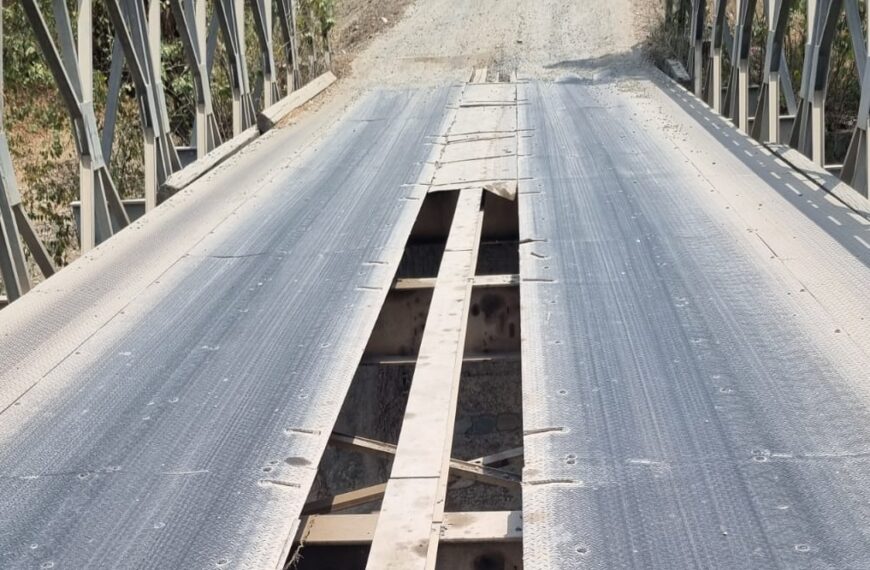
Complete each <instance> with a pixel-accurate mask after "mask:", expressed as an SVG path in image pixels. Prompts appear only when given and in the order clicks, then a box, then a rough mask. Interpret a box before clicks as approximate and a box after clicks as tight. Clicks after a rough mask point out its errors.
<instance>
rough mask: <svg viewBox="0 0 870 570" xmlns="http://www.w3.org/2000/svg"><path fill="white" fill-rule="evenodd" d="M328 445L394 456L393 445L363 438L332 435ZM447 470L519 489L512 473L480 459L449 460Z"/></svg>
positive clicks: (458, 474)
mask: <svg viewBox="0 0 870 570" xmlns="http://www.w3.org/2000/svg"><path fill="white" fill-rule="evenodd" d="M329 443H330V445H332V446H334V447H337V448H341V449H347V450H350V451H358V452H361V453H370V454H373V455H379V456H381V457H386V458H392V457H394V456H395V455H396V446H395V445H392V444H390V443H384V442H382V441H376V440H373V439H368V438H365V437H358V436H351V435H345V434H341V433H333V434H332V435H331V436H330V438H329ZM483 459H485V458H483ZM449 469H450V474H451V475H454V476H456V477H461V478H463V479H472V480H474V481H477V482H479V483H486V484H487V485H495V486H498V487H506V488H508V489H519V488H520V478H519V477H518V476H516V475H514V474H513V473H508V472H507V471H502V470H501V469H496V468H494V467H489V466H488V463H486V462H485V461H483V460H482V459H476V460H474V461H463V460H461V459H453V458H451V459H450V465H449Z"/></svg>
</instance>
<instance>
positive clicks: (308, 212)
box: [0, 80, 870, 568]
mask: <svg viewBox="0 0 870 570" xmlns="http://www.w3.org/2000/svg"><path fill="white" fill-rule="evenodd" d="M627 86H630V87H632V89H628V88H627ZM454 96H455V92H453V91H451V90H450V89H437V90H430V91H423V90H421V91H417V92H408V91H380V92H375V93H371V94H369V95H368V96H365V97H364V98H363V100H362V101H361V102H359V103H358V104H356V105H355V106H353V107H352V108H351V110H350V111H348V112H347V113H346V114H345V115H343V117H342V118H341V119H339V120H338V121H337V123H336V125H335V126H334V127H333V128H332V129H330V130H328V131H327V133H326V135H325V136H323V137H322V138H317V137H316V136H314V135H312V134H310V133H309V134H306V133H304V132H303V133H297V132H295V131H285V132H279V133H277V134H276V135H274V136H272V137H268V138H267V139H266V140H263V141H261V142H259V143H256V144H255V145H254V146H253V147H252V148H251V149H250V150H248V151H247V152H246V153H244V154H243V155H242V156H241V157H239V159H238V160H236V161H234V162H233V163H230V164H228V165H226V166H225V167H223V168H222V169H221V171H219V172H218V173H217V174H215V175H213V176H212V177H211V178H209V179H206V180H203V181H202V182H200V183H198V184H197V187H196V188H195V189H193V190H191V191H190V193H189V194H188V195H181V196H178V197H176V198H174V199H173V200H172V201H170V202H169V203H167V205H166V206H163V207H161V208H159V209H158V210H156V212H155V214H153V215H151V216H149V217H147V218H146V219H144V220H142V222H141V223H139V224H138V225H137V226H135V227H134V228H133V229H131V230H127V231H125V232H122V233H121V234H119V235H118V236H117V237H115V238H113V239H112V240H110V241H109V242H108V243H106V244H105V245H104V246H103V247H101V248H99V249H98V250H97V251H96V252H95V253H93V254H91V255H89V259H85V260H82V261H80V262H77V263H76V264H75V265H74V266H73V267H71V268H69V269H67V270H65V271H63V272H61V274H59V275H58V276H57V277H55V278H53V279H51V280H50V281H48V282H46V283H45V284H44V285H43V286H41V287H39V288H37V290H36V291H34V292H33V293H31V294H29V295H28V296H26V297H25V298H23V299H22V300H21V301H18V302H16V303H14V304H13V305H12V306H10V307H9V308H8V309H6V310H4V312H3V315H2V319H0V338H3V343H2V345H0V362H3V363H12V364H11V365H9V366H7V367H5V368H4V369H3V370H0V529H2V532H0V566H3V567H4V568H6V567H9V568H18V567H32V566H38V565H40V564H44V563H47V562H53V563H54V564H55V566H56V567H71V568H84V567H106V568H109V567H111V568H116V567H136V566H153V567H160V568H201V567H213V566H214V565H219V566H227V567H244V568H261V567H274V566H277V565H279V564H280V563H281V562H282V560H283V557H284V556H285V555H286V552H287V549H288V548H289V541H291V540H292V539H293V528H294V525H295V524H296V517H297V516H298V513H299V511H300V509H301V507H302V504H303V501H304V500H305V498H306V494H307V491H308V488H309V486H310V483H311V481H312V479H313V477H314V473H315V469H316V466H317V463H318V461H319V458H320V455H321V453H322V451H323V448H324V446H325V445H326V438H327V437H328V435H329V432H330V430H331V427H332V422H334V420H335V417H336V415H337V414H338V411H339V407H340V406H341V404H342V400H343V397H344V394H345V392H346V390H347V387H348V385H349V383H350V380H351V377H352V375H353V373H354V369H355V367H356V365H357V362H358V360H359V358H360V356H361V355H362V353H363V349H364V345H365V342H366V340H367V338H368V335H369V333H370V331H371V329H372V327H373V326H374V322H375V319H376V317H377V314H378V310H379V309H380V306H381V303H382V302H383V299H384V296H385V295H386V290H387V288H388V285H389V283H390V281H391V279H392V277H393V272H394V270H395V267H396V264H397V263H398V260H399V256H400V255H401V254H402V248H403V245H404V243H405V239H406V237H407V235H408V233H409V232H410V229H411V224H412V223H413V221H414V217H415V215H416V212H417V209H418V208H419V205H420V200H419V199H420V198H421V197H422V194H423V193H424V192H425V187H424V186H421V185H419V184H417V183H418V182H419V181H420V180H421V177H424V178H425V173H426V172H427V171H428V170H427V169H428V167H427V165H426V164H425V161H426V160H427V158H428V157H429V151H430V144H429V143H430V142H431V139H430V138H429V137H430V136H431V135H434V134H438V133H441V132H443V126H444V125H443V122H444V118H445V116H446V114H447V113H448V107H449V106H450V103H451V102H452V101H454V100H455V97H454ZM519 105H520V111H519V122H520V124H519V125H518V128H519V129H520V130H519V132H520V141H521V143H520V146H521V149H520V154H521V162H520V166H521V171H520V172H519V177H520V187H519V188H520V196H519V200H520V203H519V207H520V217H521V219H520V224H521V228H520V229H521V236H520V237H521V240H520V243H521V245H520V250H521V251H520V255H521V295H522V334H523V347H522V366H523V384H524V403H523V406H524V410H523V411H524V428H525V433H526V435H525V448H526V450H525V471H524V490H523V501H524V509H523V511H524V512H523V516H524V529H523V532H524V548H525V561H526V565H527V566H528V567H530V568H550V567H554V568H557V567H563V568H573V567H577V566H578V565H580V564H581V563H584V564H585V565H588V566H590V567H613V566H626V567H638V568H677V567H723V568H743V567H768V566H776V565H780V566H785V567H820V566H834V567H862V566H866V565H867V564H868V558H867V557H868V554H867V549H866V548H865V545H866V544H867V543H868V539H870V537H868V536H867V534H868V532H870V530H868V529H867V527H866V524H865V523H864V521H865V520H866V519H867V518H868V517H870V512H868V511H870V506H868V505H870V501H868V499H870V496H868V495H870V491H868V486H867V484H866V483H867V481H868V480H870V463H868V460H867V457H868V453H870V430H868V429H867V427H866V426H868V425H870V393H868V387H867V386H866V380H867V368H868V367H867V364H868V361H870V359H868V343H870V330H868V327H870V323H868V320H870V319H867V318H866V317H867V315H868V314H870V306H868V301H867V300H866V295H865V294H864V291H863V290H862V289H861V287H862V285H863V286H864V287H866V283H867V282H868V279H870V269H868V265H870V246H868V247H867V248H865V247H864V245H863V242H862V240H866V243H870V236H868V234H867V226H866V225H863V224H862V222H861V221H860V219H859V218H860V216H857V217H855V216H853V214H855V212H852V211H849V210H847V209H845V208H843V206H842V205H841V204H839V203H837V202H836V201H832V200H830V199H829V198H826V197H825V196H826V195H825V194H824V192H823V191H821V190H820V189H818V188H815V190H814V189H812V188H811V186H812V185H807V184H805V183H804V182H803V181H802V179H801V178H800V177H799V176H796V175H795V174H794V173H793V172H792V171H791V170H790V169H789V168H787V167H786V166H784V165H783V164H781V163H778V162H777V161H776V160H775V158H774V157H772V156H770V155H769V153H768V154H765V153H764V152H762V151H761V150H760V149H759V147H757V146H756V145H754V144H752V143H749V142H748V141H746V140H745V139H743V138H741V137H739V136H736V134H735V133H734V132H733V131H731V130H730V129H728V128H727V127H726V126H725V125H724V123H722V122H721V119H718V118H716V117H713V116H712V115H710V114H709V113H705V112H704V111H702V110H700V107H698V106H695V105H693V104H692V102H691V100H688V99H686V98H685V97H684V96H683V95H681V94H679V93H677V92H675V91H671V90H670V88H668V87H666V86H665V87H661V86H657V85H655V83H654V82H653V83H651V82H649V81H647V80H642V81H634V82H624V83H606V82H603V83H600V84H594V85H593V84H588V83H581V82H566V83H555V84H553V83H530V84H526V85H525V86H522V87H521V97H520V102H519ZM693 115H694V117H693ZM717 121H718V123H717ZM728 133H731V134H728ZM722 143H724V146H723V144H722ZM299 145H302V146H303V150H302V151H301V152H299V153H297V154H294V155H291V151H290V150H289V149H291V148H297V147H299ZM728 147H733V148H728ZM206 195H207V196H206ZM204 198H209V199H204ZM808 200H809V201H810V203H809V204H808V203H807V201H808ZM856 215H857V214H856ZM830 218H834V219H835V222H831V221H830ZM865 249H866V250H867V251H866V252H865V251H864V250H865ZM339 355H340V356H339Z"/></svg>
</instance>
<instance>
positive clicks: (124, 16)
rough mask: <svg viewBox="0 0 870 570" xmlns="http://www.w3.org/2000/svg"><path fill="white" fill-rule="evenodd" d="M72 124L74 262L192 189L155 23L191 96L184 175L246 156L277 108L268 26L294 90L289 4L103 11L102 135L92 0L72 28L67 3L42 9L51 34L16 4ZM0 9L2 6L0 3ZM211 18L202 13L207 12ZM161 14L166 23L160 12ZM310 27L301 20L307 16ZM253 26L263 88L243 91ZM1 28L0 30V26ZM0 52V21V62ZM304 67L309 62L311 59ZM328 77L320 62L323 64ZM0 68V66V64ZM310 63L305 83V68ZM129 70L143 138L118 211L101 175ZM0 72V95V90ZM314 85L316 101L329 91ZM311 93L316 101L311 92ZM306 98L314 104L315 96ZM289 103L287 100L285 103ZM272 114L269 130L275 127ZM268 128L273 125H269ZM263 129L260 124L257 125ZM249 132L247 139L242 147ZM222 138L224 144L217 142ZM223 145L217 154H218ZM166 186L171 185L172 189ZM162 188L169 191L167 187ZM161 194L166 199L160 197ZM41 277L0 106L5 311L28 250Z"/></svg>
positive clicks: (175, 4)
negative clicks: (128, 193)
mask: <svg viewBox="0 0 870 570" xmlns="http://www.w3.org/2000/svg"><path fill="white" fill-rule="evenodd" d="M20 2H21V5H22V8H23V9H24V12H25V14H26V16H27V20H28V22H29V23H30V27H31V28H32V31H33V33H34V37H35V41H36V43H37V44H38V47H39V50H40V52H41V54H42V56H43V58H44V61H45V63H46V64H47V66H48V68H49V70H50V72H51V75H52V77H53V79H54V83H55V85H56V86H57V88H58V90H59V91H60V95H61V100H62V102H63V105H64V107H65V110H66V112H67V114H68V115H69V118H70V120H71V124H72V134H73V139H74V141H75V144H76V151H77V154H78V158H79V165H80V187H79V192H80V201H79V203H78V204H76V207H77V208H76V214H77V218H78V219H79V222H80V226H79V229H80V231H79V233H80V239H81V249H82V251H83V252H84V251H87V250H89V249H91V248H93V247H95V246H96V245H97V244H99V243H101V242H102V241H104V240H106V239H108V238H109V237H111V236H112V235H113V234H114V233H116V232H118V231H119V230H121V229H122V228H124V227H125V226H127V225H128V224H129V223H130V219H131V214H141V210H142V209H143V207H144V211H145V212H147V211H149V210H151V209H153V208H154V207H156V206H157V204H158V202H159V201H160V199H161V198H163V197H164V195H165V194H166V190H169V191H171V190H172V189H173V188H176V187H177V185H178V184H179V181H183V180H186V179H193V178H195V177H193V178H191V176H190V174H189V173H188V174H184V175H180V174H181V172H182V168H183V166H184V164H183V161H182V158H181V157H183V156H184V153H183V152H182V151H183V150H188V149H182V148H180V147H177V146H176V143H175V142H174V141H173V138H172V135H171V133H172V128H171V127H172V126H171V125H170V123H169V118H168V113H167V107H166V102H165V94H164V89H163V84H162V81H163V70H162V67H161V50H160V46H161V41H162V39H163V37H162V31H161V18H162V17H163V18H165V17H167V16H171V18H172V21H173V24H174V27H175V30H176V31H177V33H178V35H179V36H180V40H181V43H182V46H183V50H184V56H185V60H186V62H187V67H188V70H189V73H191V75H192V78H193V83H194V89H195V101H196V104H195V106H196V109H195V119H194V129H193V131H194V132H193V135H192V138H193V141H192V147H193V148H192V149H189V152H188V153H187V154H194V153H195V157H196V159H197V160H198V161H199V162H198V164H195V165H194V166H193V168H192V169H191V171H203V168H208V167H209V165H211V166H214V165H216V164H217V163H218V162H220V160H215V157H224V158H225V155H228V153H231V152H233V151H235V150H238V149H239V148H241V146H243V144H240V141H242V140H243V139H244V140H248V139H250V138H251V137H252V136H256V135H257V134H259V131H258V128H257V120H258V117H257V111H258V109H259V110H268V109H269V108H270V107H273V106H274V107H280V108H286V107H287V103H286V101H285V104H284V106H283V107H281V106H280V105H277V104H278V103H279V99H280V97H281V93H280V92H279V81H278V77H277V73H278V72H277V67H276V63H275V54H274V53H273V51H274V50H273V47H272V46H273V42H274V37H273V29H274V27H275V24H276V22H277V25H278V28H279V30H280V34H281V45H282V46H283V57H284V60H285V63H286V70H287V78H286V85H287V89H286V93H285V95H286V96H287V98H290V94H291V93H292V92H293V91H294V90H296V89H298V88H301V87H302V85H301V73H300V65H299V61H298V60H299V49H298V45H297V32H296V30H297V22H296V13H297V6H296V0H211V1H209V0H169V1H168V5H167V4H166V3H163V4H161V1H160V0H105V2H106V7H107V11H108V15H109V19H110V21H111V26H112V31H113V33H114V43H113V47H112V57H111V68H110V74H109V77H108V96H107V97H108V98H107V101H106V105H105V109H106V111H105V117H104V120H103V128H102V129H100V128H98V122H97V116H96V113H95V110H94V101H93V96H94V89H93V87H94V73H93V71H94V68H93V44H92V42H93V12H92V7H93V0H76V9H75V11H74V18H73V17H72V16H71V14H70V10H69V9H68V7H67V4H68V2H67V1H66V0H50V2H51V6H52V12H53V14H52V15H53V18H51V20H50V21H51V22H52V23H53V25H49V20H47V19H46V18H45V16H44V14H43V11H42V8H41V7H40V6H41V4H42V2H40V1H39V0H20ZM0 6H2V0H0ZM209 8H211V9H209ZM163 10H165V11H166V12H167V13H165V14H164V13H162V11H163ZM309 16H310V14H309ZM248 17H250V21H251V22H253V26H254V28H255V32H256V37H257V45H258V48H259V56H260V57H259V63H260V69H259V72H260V75H261V76H262V85H261V86H260V85H258V86H257V88H256V89H252V87H251V83H250V79H249V77H250V74H249V70H248V66H247V60H246V54H245V51H246V46H245V22H246V19H247V18H248ZM0 20H2V19H0ZM219 36H220V39H221V40H222V42H223V45H224V48H225V52H226V56H227V63H228V68H229V78H230V82H231V87H232V133H231V136H227V135H230V133H221V132H220V129H219V128H218V123H217V121H216V119H215V115H214V110H213V106H212V103H213V99H212V91H211V85H212V77H213V76H212V70H213V67H214V63H215V51H216V48H217V43H218V37H219ZM2 49H3V34H2V21H0V54H2ZM312 57H313V56H312ZM324 59H325V61H326V66H328V52H327V53H325V54H324ZM0 60H2V58H0ZM314 63H315V62H314V61H313V59H310V60H309V63H308V67H309V75H311V68H312V66H313V65H314ZM125 68H126V70H127V73H128V74H129V77H130V78H131V79H132V82H133V84H134V86H135V96H136V99H137V101H138V105H139V115H140V123H141V127H142V134H143V137H144V180H143V187H144V205H143V200H141V199H139V200H133V201H129V202H131V204H130V205H129V206H130V207H132V208H133V210H135V211H133V210H131V211H128V209H129V208H128V204H125V202H124V201H122V200H121V198H120V196H119V194H118V191H117V189H116V187H115V185H114V183H113V181H112V177H111V175H110V172H109V168H108V164H109V162H110V157H111V152H112V145H113V140H114V135H115V132H114V131H115V123H116V118H117V113H118V106H119V102H120V97H121V91H122V74H123V72H124V69H125ZM2 75H3V74H2V63H0V93H2V91H3V78H2ZM328 75H329V76H330V77H331V78H332V79H331V80H326V81H325V80H324V79H323V76H321V78H318V81H319V83H318V85H320V87H319V88H318V89H316V90H315V91H316V92H320V91H322V89H324V88H325V86H328V84H329V83H331V82H332V81H333V80H334V77H332V75H331V74H328ZM313 94H316V93H313ZM313 94H312V95H311V96H313ZM296 99H298V97H296V98H294V99H293V101H295V100H296ZM273 115H274V113H272V114H271V115H269V114H267V119H266V121H267V122H268V121H272V122H271V123H270V125H271V124H274V120H273V119H274V117H273ZM269 117H271V118H269ZM263 120H264V119H262V118H261V121H263ZM245 133H249V134H250V135H251V136H246V135H245ZM225 136H227V138H228V139H229V140H228V141H227V142H224V140H225ZM222 145H226V146H222ZM173 175H176V176H175V178H174V179H173V178H172V177H173ZM170 179H172V180H174V181H175V182H174V183H173V184H174V185H173V184H170V185H169V186H167V185H166V183H167V181H169V180H170ZM161 188H164V189H165V190H164V191H163V192H159V191H160V190H161ZM25 245H26V249H27V251H29V253H30V255H31V256H32V257H33V260H34V261H35V262H36V265H37V266H38V268H39V270H40V271H41V272H42V274H43V275H44V276H45V277H48V276H50V275H51V274H53V273H54V271H55V267H54V264H53V263H52V260H51V257H50V256H49V255H48V253H47V252H46V250H45V247H44V246H43V244H42V243H41V242H40V240H39V238H38V236H37V233H36V231H35V229H34V227H33V225H32V224H31V222H30V220H29V219H28V217H27V215H26V213H25V211H24V209H23V208H22V204H21V196H20V194H19V192H18V189H17V185H16V179H15V173H14V171H13V165H12V157H11V154H10V151H9V145H8V140H7V136H6V133H5V129H4V123H3V107H2V97H0V277H2V283H3V285H4V287H5V289H6V295H7V297H8V300H9V301H10V302H11V301H14V300H15V299H17V298H18V297H20V296H21V295H22V294H24V293H26V292H27V291H28V290H29V289H30V287H31V278H30V276H29V274H28V267H27V266H28V262H27V259H26V257H25V247H24V246H25Z"/></svg>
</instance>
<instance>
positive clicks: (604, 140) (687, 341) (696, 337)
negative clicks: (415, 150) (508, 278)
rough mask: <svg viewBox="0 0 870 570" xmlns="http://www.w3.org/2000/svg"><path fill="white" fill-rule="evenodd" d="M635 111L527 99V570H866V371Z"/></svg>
mask: <svg viewBox="0 0 870 570" xmlns="http://www.w3.org/2000/svg"><path fill="white" fill-rule="evenodd" d="M618 91H619V88H610V89H609V90H608V89H604V88H602V89H596V88H595V87H594V86H593V85H591V84H590V83H584V82H581V81H573V82H566V83H558V84H542V83H532V84H530V85H528V86H527V87H526V88H525V89H524V96H523V97H524V98H526V99H528V106H527V107H525V108H524V110H523V121H522V124H521V128H528V129H531V130H530V131H529V134H528V136H527V137H525V138H524V139H523V144H524V148H523V151H522V154H524V155H527V159H526V162H525V164H524V168H523V171H522V172H521V173H520V175H521V177H526V179H525V180H524V181H523V183H522V185H521V188H520V214H521V219H520V223H521V239H522V242H521V243H522V245H521V277H522V284H521V292H522V293H521V294H522V308H523V315H522V330H523V350H522V358H523V363H522V365H523V385H524V394H523V400H524V401H523V407H524V428H525V460H526V464H525V472H524V488H523V502H524V505H523V511H524V535H525V538H524V549H525V555H524V557H525V565H526V568H527V569H529V568H532V569H538V568H541V569H543V568H548V569H549V568H644V569H650V568H662V569H673V568H866V567H870V548H868V545H870V527H868V525H867V520H868V518H870V459H868V450H870V427H868V426H870V405H868V404H870V398H868V394H867V391H866V386H865V385H866V381H867V370H868V369H870V366H868V364H870V363H868V358H867V355H866V353H863V352H861V351H860V350H858V349H857V348H856V347H857V344H856V343H855V341H853V340H851V339H849V338H848V337H847V336H846V335H845V334H839V333H841V331H840V330H839V329H838V328H837V324H836V323H835V322H834V321H833V320H832V319H831V317H830V316H829V315H824V314H822V313H821V312H820V311H817V310H816V309H818V306H819V305H818V304H817V303H816V301H814V300H813V299H812V298H811V297H810V296H809V295H806V294H804V295H803V296H799V295H798V294H799V293H800V292H801V291H802V289H800V284H797V285H794V286H792V284H791V283H790V282H789V281H787V280H785V279H782V280H779V278H778V277H776V276H777V275H782V274H784V273H785V272H784V271H782V270H781V269H780V268H781V264H780V263H779V262H778V261H776V259H775V258H774V259H773V261H768V260H770V259H771V257H770V255H771V254H770V252H769V251H768V252H767V253H766V254H765V253H764V252H763V251H762V252H761V253H756V252H755V250H752V249H751V248H750V247H749V246H748V245H747V244H749V243H750V241H749V239H754V238H751V236H750V238H749V239H747V238H746V235H747V233H746V229H745V227H744V228H740V227H737V228H736V229H735V230H732V229H729V228H730V227H731V226H729V223H730V222H728V221H727V220H726V215H727V214H726V211H725V210H724V209H722V208H719V209H718V210H716V209H715V208H714V207H713V206H710V205H709V202H710V200H712V198H711V194H710V192H711V191H712V190H710V189H708V188H707V185H708V184H713V185H718V189H719V190H721V189H722V188H724V187H726V186H727V185H732V184H738V185H741V184H742V185H744V186H742V188H744V189H745V188H749V184H750V183H751V181H752V174H751V171H750V170H749V169H748V168H744V169H735V170H734V171H733V172H734V174H733V176H732V177H731V178H728V179H726V178H721V179H718V180H713V181H709V182H708V181H705V180H703V179H702V178H701V177H700V176H698V174H697V171H695V170H694V169H693V167H692V165H691V164H690V160H691V159H692V157H691V155H683V154H681V153H679V152H678V151H676V150H674V148H675V147H674V145H673V144H667V143H666V141H665V139H664V138H663V137H658V138H657V137H655V136H653V134H651V132H650V131H655V129H659V130H661V129H662V128H664V127H666V126H667V125H665V124H664V123H656V124H655V126H653V127H650V128H649V130H646V129H643V128H639V127H638V124H637V118H636V117H635V115H634V113H633V111H635V110H636V109H634V108H630V107H629V106H627V105H625V104H624V103H625V101H626V99H625V98H624V97H629V96H630V95H623V94H621V93H619V92H618ZM624 91H630V89H624ZM651 106H652V105H651ZM653 122H654V123H655V121H653ZM673 128H674V129H676V128H677V127H673ZM677 132H679V131H677ZM711 148H712V146H711ZM718 148H719V150H718V151H716V150H715V149H713V151H711V152H714V153H715V152H718V153H719V158H717V157H716V156H715V154H713V159H714V160H717V161H719V160H722V161H723V162H725V161H726V160H732V159H730V158H726V157H727V155H728V153H729V152H730V151H729V150H728V149H726V147H725V146H721V145H720V146H719V147H718ZM729 148H730V147H729ZM707 150H708V149H704V151H705V152H706V151H707ZM705 156H706V155H705ZM714 164H715V163H714ZM729 189H730V187H729ZM770 192H771V193H772V192H773V191H772V190H771V191H770ZM761 201H762V198H760V197H759V198H757V199H756V204H754V205H755V206H756V207H758V204H757V202H761ZM716 211H718V212H721V214H716ZM801 223H808V224H809V223H811V222H801ZM792 231H794V232H798V231H800V228H798V227H794V228H792ZM788 237H789V239H791V236H788ZM850 239H851V238H850ZM830 243H831V244H832V245H831V246H830V247H831V248H832V249H830V251H834V248H837V247H842V246H839V245H837V244H836V243H835V242H830ZM764 263H767V264H768V265H764ZM856 267H858V266H856ZM851 310H852V311H861V310H863V309H862V306H860V305H858V306H854V307H852V309H851ZM814 311H815V312H814Z"/></svg>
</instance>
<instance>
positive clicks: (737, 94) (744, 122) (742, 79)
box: [727, 0, 756, 133]
mask: <svg viewBox="0 0 870 570" xmlns="http://www.w3.org/2000/svg"><path fill="white" fill-rule="evenodd" d="M755 3H756V0H737V22H736V24H735V29H734V45H733V49H732V54H733V55H732V57H731V78H730V80H729V82H728V95H729V96H728V103H727V105H728V108H727V114H728V116H729V117H730V118H731V120H732V121H734V123H735V124H736V125H737V127H738V128H739V129H740V130H741V131H743V132H744V133H748V132H749V50H750V45H751V40H752V22H753V20H754V19H755Z"/></svg>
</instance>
